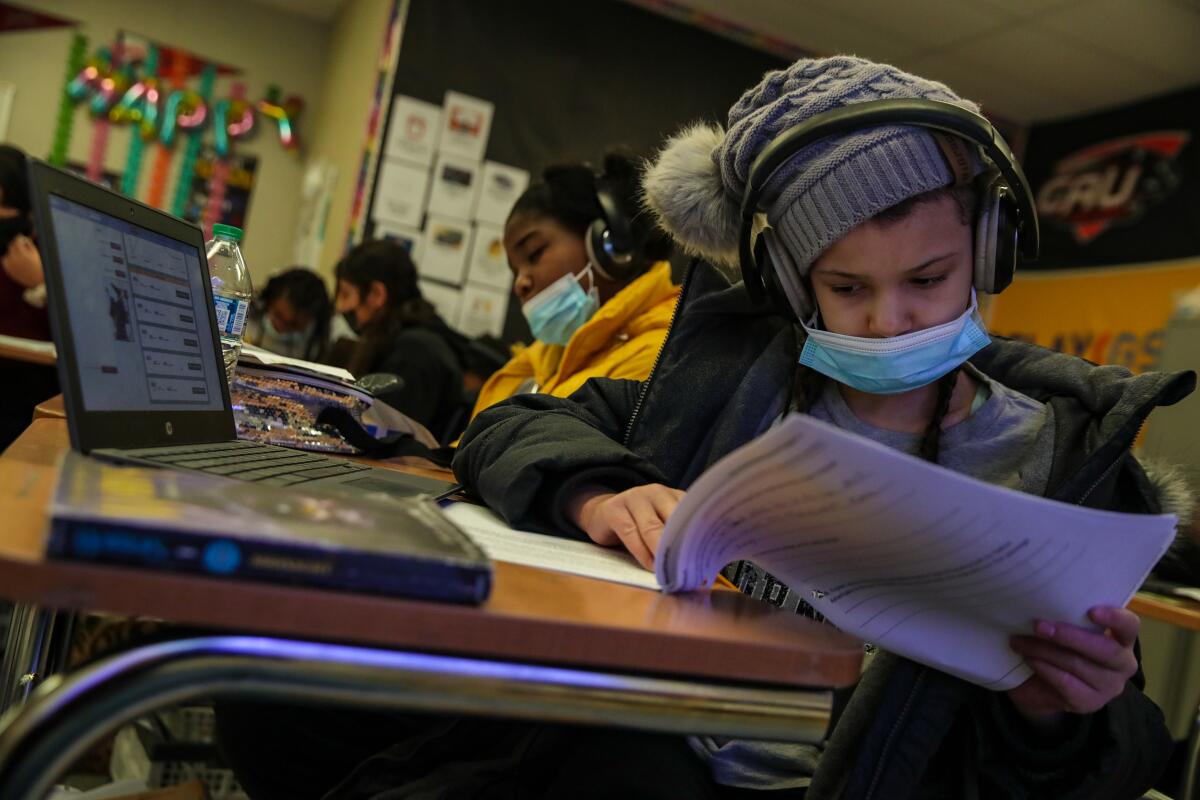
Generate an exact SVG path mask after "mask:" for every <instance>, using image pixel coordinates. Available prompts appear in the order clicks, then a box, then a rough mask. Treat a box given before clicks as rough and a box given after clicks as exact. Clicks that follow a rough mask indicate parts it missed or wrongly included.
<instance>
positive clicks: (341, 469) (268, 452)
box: [120, 441, 371, 486]
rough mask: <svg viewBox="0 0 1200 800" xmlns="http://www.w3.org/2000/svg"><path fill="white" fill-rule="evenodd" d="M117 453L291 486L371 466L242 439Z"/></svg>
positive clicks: (274, 484)
mask: <svg viewBox="0 0 1200 800" xmlns="http://www.w3.org/2000/svg"><path fill="white" fill-rule="evenodd" d="M120 453H121V455H123V456H126V457H129V458H135V459H137V460H139V461H148V462H150V463H153V464H158V465H160V466H163V467H170V468H172V469H187V470H196V471H198V472H207V473H210V474H212V475H223V476H225V477H227V478H234V479H236V480H240V481H253V482H255V483H265V484H268V485H271V486H294V485H296V484H298V483H306V482H308V481H315V480H317V479H319V478H331V477H337V476H339V475H348V474H350V473H354V472H363V471H365V470H369V469H371V468H370V467H369V466H367V465H366V464H359V463H357V462H355V461H346V460H344V459H341V458H329V457H328V456H322V455H318V454H316V453H306V452H302V451H299V450H289V449H288V448H286V447H276V446H274V445H269V444H258V443H257V442H242V441H236V442H217V443H215V444H195V445H186V446H180V447H148V448H145V449H140V450H121V451H120Z"/></svg>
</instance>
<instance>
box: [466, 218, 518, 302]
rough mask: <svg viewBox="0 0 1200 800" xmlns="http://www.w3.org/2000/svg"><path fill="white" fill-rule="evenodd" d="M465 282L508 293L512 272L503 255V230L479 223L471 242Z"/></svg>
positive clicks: (497, 226) (506, 258) (496, 226)
mask: <svg viewBox="0 0 1200 800" xmlns="http://www.w3.org/2000/svg"><path fill="white" fill-rule="evenodd" d="M467 282H468V283H477V284H482V285H483V286H492V287H494V288H496V289H503V290H504V291H506V292H507V291H508V290H509V289H511V288H512V282H513V275H512V270H510V269H509V268H508V257H507V256H506V255H505V253H504V229H503V228H501V227H500V226H499V225H488V224H487V223H486V222H481V223H479V224H478V225H476V226H475V237H474V238H473V239H472V240H471V259H470V260H469V261H468V262H467Z"/></svg>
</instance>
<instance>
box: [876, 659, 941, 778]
mask: <svg viewBox="0 0 1200 800" xmlns="http://www.w3.org/2000/svg"><path fill="white" fill-rule="evenodd" d="M928 669H929V668H928V667H922V668H921V673H920V674H919V675H917V679H916V681H914V682H913V685H912V688H911V689H909V690H908V697H907V698H905V700H904V707H903V708H902V709H900V716H899V717H897V718H896V721H895V722H894V723H892V729H891V730H890V731H889V732H888V737H887V740H886V741H885V742H884V744H883V752H882V753H880V754H879V762H878V763H877V764H876V765H875V774H874V775H872V776H871V785H870V786H868V787H867V795H866V798H865V800H871V798H872V797H874V796H875V788H876V787H877V786H878V785H879V779H880V777H882V775H883V767H884V762H886V761H887V758H888V753H889V751H891V749H892V742H893V741H895V739H896V734H897V732H898V731H899V730H900V728H901V726H903V725H904V720H905V718H907V717H908V712H909V711H911V710H912V705H913V698H915V697H916V696H917V690H918V689H920V688H921V684H922V683H924V682H925V675H926V671H927V670H928Z"/></svg>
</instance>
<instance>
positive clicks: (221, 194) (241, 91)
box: [200, 83, 254, 239]
mask: <svg viewBox="0 0 1200 800" xmlns="http://www.w3.org/2000/svg"><path fill="white" fill-rule="evenodd" d="M229 95H230V96H229V100H222V101H221V102H220V103H217V106H216V109H217V110H216V111H215V112H214V115H213V119H214V123H213V125H214V127H215V129H216V133H217V146H216V151H217V155H216V158H215V159H213V169H212V175H211V176H210V177H209V179H208V204H207V205H205V207H204V216H203V217H202V218H201V221H200V227H202V228H203V229H204V238H206V239H209V238H212V226H213V223H215V222H217V221H219V220H220V219H221V211H222V209H223V208H224V206H225V188H226V186H228V184H229V161H227V160H226V159H227V157H228V156H229V138H228V137H229V136H231V135H233V131H231V130H229V128H232V127H234V126H235V125H239V126H240V125H244V124H246V118H245V117H243V118H242V119H240V120H238V121H237V122H235V123H232V124H231V123H228V122H226V114H227V113H228V111H229V110H230V109H231V108H235V105H236V104H237V103H241V104H242V106H244V107H245V108H246V113H247V114H248V115H249V120H250V122H249V125H248V126H247V127H245V128H244V129H243V130H240V132H239V133H238V134H237V135H239V136H243V135H245V134H246V133H248V132H249V131H250V127H252V126H253V125H254V112H253V110H252V109H251V108H250V107H249V105H247V103H246V85H245V84H243V83H235V84H234V85H233V86H232V87H230V93H229ZM227 126H228V127H227ZM223 132H224V133H225V134H227V135H226V137H225V152H221V138H222V136H221V134H222V133H223Z"/></svg>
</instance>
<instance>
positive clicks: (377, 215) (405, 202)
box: [371, 158, 429, 226]
mask: <svg viewBox="0 0 1200 800" xmlns="http://www.w3.org/2000/svg"><path fill="white" fill-rule="evenodd" d="M428 186H429V169H428V168H427V167H425V166H423V165H421V164H414V163H410V162H408V161H396V160H394V159H390V158H385V159H383V164H382V166H381V167H380V168H379V182H378V184H376V187H375V203H374V207H373V208H372V209H371V217H372V218H373V219H376V220H387V221H388V222H394V223H398V224H400V225H412V226H420V224H421V216H422V214H424V212H425V190H426V188H428Z"/></svg>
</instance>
